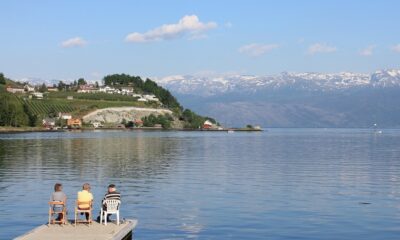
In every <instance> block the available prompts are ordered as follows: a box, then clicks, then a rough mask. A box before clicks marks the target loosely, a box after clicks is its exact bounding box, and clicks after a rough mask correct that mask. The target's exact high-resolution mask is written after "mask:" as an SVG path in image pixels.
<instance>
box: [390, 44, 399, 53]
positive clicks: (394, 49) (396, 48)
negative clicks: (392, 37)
mask: <svg viewBox="0 0 400 240" xmlns="http://www.w3.org/2000/svg"><path fill="white" fill-rule="evenodd" d="M392 50H393V51H395V52H397V53H400V43H399V44H397V45H395V46H393V47H392Z"/></svg>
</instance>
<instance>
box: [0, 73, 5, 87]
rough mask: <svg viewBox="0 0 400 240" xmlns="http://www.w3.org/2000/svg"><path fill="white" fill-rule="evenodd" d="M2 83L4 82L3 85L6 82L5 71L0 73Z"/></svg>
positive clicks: (0, 82)
mask: <svg viewBox="0 0 400 240" xmlns="http://www.w3.org/2000/svg"><path fill="white" fill-rule="evenodd" d="M0 84H3V85H5V84H6V78H5V77H4V74H3V73H0Z"/></svg>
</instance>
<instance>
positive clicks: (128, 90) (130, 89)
mask: <svg viewBox="0 0 400 240" xmlns="http://www.w3.org/2000/svg"><path fill="white" fill-rule="evenodd" d="M120 91H121V94H122V95H132V94H133V87H121V89H120Z"/></svg>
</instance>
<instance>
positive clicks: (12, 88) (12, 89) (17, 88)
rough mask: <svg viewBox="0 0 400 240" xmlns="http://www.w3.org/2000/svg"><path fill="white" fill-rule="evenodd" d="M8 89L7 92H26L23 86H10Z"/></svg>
mask: <svg viewBox="0 0 400 240" xmlns="http://www.w3.org/2000/svg"><path fill="white" fill-rule="evenodd" d="M6 90H7V92H10V93H25V89H24V88H21V87H11V86H8V87H7V89H6Z"/></svg>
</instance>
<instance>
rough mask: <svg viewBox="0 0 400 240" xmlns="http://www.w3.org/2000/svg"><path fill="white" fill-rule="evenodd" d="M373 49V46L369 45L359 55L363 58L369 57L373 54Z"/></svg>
mask: <svg viewBox="0 0 400 240" xmlns="http://www.w3.org/2000/svg"><path fill="white" fill-rule="evenodd" d="M375 47H376V46H375V45H369V46H368V47H366V48H365V49H363V50H361V51H360V55H361V56H365V57H368V56H371V55H372V54H373V53H374V49H375Z"/></svg>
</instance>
